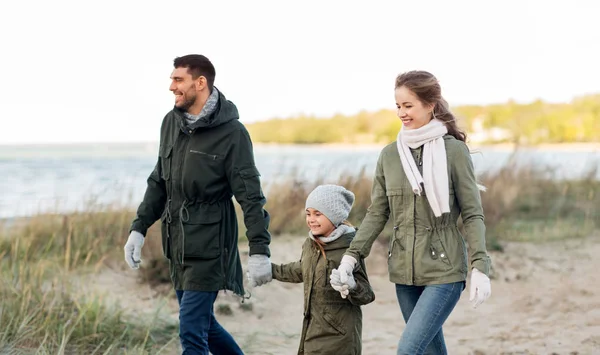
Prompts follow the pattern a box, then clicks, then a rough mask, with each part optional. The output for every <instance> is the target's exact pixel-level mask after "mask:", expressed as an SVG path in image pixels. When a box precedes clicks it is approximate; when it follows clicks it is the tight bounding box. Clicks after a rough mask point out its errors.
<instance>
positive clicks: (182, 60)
mask: <svg viewBox="0 0 600 355" xmlns="http://www.w3.org/2000/svg"><path fill="white" fill-rule="evenodd" d="M173 66H174V67H175V68H176V69H177V68H187V69H188V73H190V74H191V75H192V78H193V79H194V80H196V79H198V78H199V77H200V76H203V77H205V78H206V82H207V83H208V88H209V89H210V91H211V92H212V89H213V84H214V82H215V75H216V73H215V67H214V66H213V65H212V63H211V62H210V60H208V58H206V57H205V56H203V55H201V54H188V55H184V56H183V57H177V58H175V59H174V60H173Z"/></svg>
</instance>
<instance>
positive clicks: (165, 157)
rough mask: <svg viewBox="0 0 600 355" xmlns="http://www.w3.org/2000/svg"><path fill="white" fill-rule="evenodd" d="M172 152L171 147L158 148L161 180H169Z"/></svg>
mask: <svg viewBox="0 0 600 355" xmlns="http://www.w3.org/2000/svg"><path fill="white" fill-rule="evenodd" d="M172 152H173V146H169V147H160V148H159V150H158V156H159V157H160V171H161V174H160V175H161V176H160V177H161V178H162V179H163V180H165V181H167V180H169V179H170V178H171V154H172Z"/></svg>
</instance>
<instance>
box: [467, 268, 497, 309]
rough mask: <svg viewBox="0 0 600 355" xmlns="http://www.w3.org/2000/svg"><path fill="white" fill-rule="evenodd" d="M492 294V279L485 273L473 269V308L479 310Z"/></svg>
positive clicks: (471, 297) (471, 295)
mask: <svg viewBox="0 0 600 355" xmlns="http://www.w3.org/2000/svg"><path fill="white" fill-rule="evenodd" d="M491 294H492V285H491V283H490V278H489V277H487V276H486V275H485V274H484V273H483V272H481V271H479V270H477V269H476V268H473V270H472V271H471V289H470V297H469V301H473V300H475V302H474V303H473V308H477V306H479V305H480V304H482V303H483V301H485V300H487V299H488V298H489V297H490V296H491Z"/></svg>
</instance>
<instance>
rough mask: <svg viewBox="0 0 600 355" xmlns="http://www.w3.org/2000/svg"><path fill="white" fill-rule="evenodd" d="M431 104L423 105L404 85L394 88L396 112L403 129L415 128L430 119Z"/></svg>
mask: <svg viewBox="0 0 600 355" xmlns="http://www.w3.org/2000/svg"><path fill="white" fill-rule="evenodd" d="M433 107H434V106H433V105H424V104H423V103H422V102H421V101H420V100H419V98H418V97H417V95H415V93H413V92H412V91H411V90H410V89H409V88H407V87H406V86H401V87H399V88H397V89H396V108H397V114H398V117H399V118H400V120H401V121H402V125H403V126H404V129H417V128H421V127H423V126H425V125H426V124H428V123H429V121H431V118H432V116H433V115H432V111H433Z"/></svg>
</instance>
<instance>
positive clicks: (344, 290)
mask: <svg viewBox="0 0 600 355" xmlns="http://www.w3.org/2000/svg"><path fill="white" fill-rule="evenodd" d="M329 283H330V284H331V287H333V289H334V290H336V291H338V292H339V293H340V295H341V296H342V298H346V297H348V294H349V293H350V290H353V289H355V288H356V281H355V280H354V276H353V275H352V274H351V275H350V276H349V277H348V280H347V282H346V283H345V284H343V283H342V281H341V280H340V271H339V270H338V269H333V270H332V271H331V275H329Z"/></svg>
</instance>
